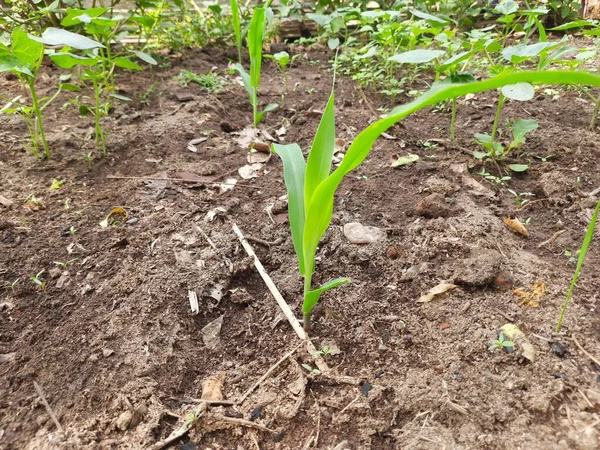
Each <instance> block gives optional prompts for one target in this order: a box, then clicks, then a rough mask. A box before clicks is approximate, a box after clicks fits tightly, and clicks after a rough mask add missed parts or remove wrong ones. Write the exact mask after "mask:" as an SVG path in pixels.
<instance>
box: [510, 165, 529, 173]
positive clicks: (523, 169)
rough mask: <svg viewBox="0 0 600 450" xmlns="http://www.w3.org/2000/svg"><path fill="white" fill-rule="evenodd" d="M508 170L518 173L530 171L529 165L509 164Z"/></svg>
mask: <svg viewBox="0 0 600 450" xmlns="http://www.w3.org/2000/svg"><path fill="white" fill-rule="evenodd" d="M508 168H509V169H510V170H512V171H513V172H517V173H521V172H527V170H529V164H509V165H508Z"/></svg>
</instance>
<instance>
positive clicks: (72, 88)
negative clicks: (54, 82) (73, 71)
mask: <svg viewBox="0 0 600 450" xmlns="http://www.w3.org/2000/svg"><path fill="white" fill-rule="evenodd" d="M59 86H60V89H61V90H62V91H67V92H77V91H80V90H81V87H80V86H77V85H76V84H72V83H61V84H60V85H59Z"/></svg>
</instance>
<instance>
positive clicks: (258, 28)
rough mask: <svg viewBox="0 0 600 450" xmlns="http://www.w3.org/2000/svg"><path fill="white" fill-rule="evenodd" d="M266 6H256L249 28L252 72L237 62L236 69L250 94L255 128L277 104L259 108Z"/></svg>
mask: <svg viewBox="0 0 600 450" xmlns="http://www.w3.org/2000/svg"><path fill="white" fill-rule="evenodd" d="M265 23H266V22H265V8H255V9H254V14H253V15H252V21H251V22H250V29H249V30H248V53H249V54H250V74H248V72H246V69H244V67H243V66H242V65H241V64H239V63H238V64H236V65H235V69H236V70H237V71H238V72H239V73H240V76H241V77H242V81H243V83H244V87H245V88H246V91H247V92H248V94H249V95H250V104H251V105H252V116H253V118H254V128H257V127H258V124H259V123H260V121H261V120H262V118H263V116H264V115H265V113H266V112H269V111H273V110H274V109H275V108H277V104H275V103H271V104H268V105H267V106H266V107H265V109H264V110H263V111H259V110H258V88H259V87H260V70H261V66H262V46H263V39H264V35H265Z"/></svg>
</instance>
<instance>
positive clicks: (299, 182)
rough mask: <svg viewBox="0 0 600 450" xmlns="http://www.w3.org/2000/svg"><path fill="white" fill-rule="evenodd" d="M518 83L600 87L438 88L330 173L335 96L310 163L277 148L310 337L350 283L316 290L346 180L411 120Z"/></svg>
mask: <svg viewBox="0 0 600 450" xmlns="http://www.w3.org/2000/svg"><path fill="white" fill-rule="evenodd" d="M517 83H531V84H566V85H591V86H600V76H598V75H595V74H591V73H587V72H580V71H575V72H569V71H543V72H537V71H526V72H514V73H508V74H501V75H498V76H495V77H492V78H490V79H487V80H484V81H475V82H471V83H461V84H448V83H437V84H435V85H434V86H433V87H432V88H431V89H430V90H429V91H427V92H426V93H425V94H423V95H422V96H420V97H419V98H417V99H416V100H414V101H412V102H410V103H407V104H405V105H402V106H399V107H397V108H396V109H394V110H393V111H392V112H391V113H390V114H389V115H388V116H387V117H385V118H383V119H380V120H378V121H377V122H375V123H373V124H371V125H370V126H368V127H367V128H365V129H364V130H363V131H361V132H360V133H359V134H358V135H357V136H356V138H355V139H354V141H353V142H352V144H351V145H350V147H349V148H348V150H347V152H346V154H345V156H344V159H343V160H342V162H341V164H340V165H339V167H338V168H337V169H335V170H334V171H333V172H332V173H329V172H330V168H331V161H332V155H333V151H334V143H335V114H334V109H333V99H334V96H333V93H332V94H331V96H330V98H329V102H328V103H327V107H326V108H325V111H324V112H323V117H322V119H321V123H320V124H319V128H318V129H317V133H316V135H315V139H314V141H313V145H312V148H311V152H310V154H309V156H308V161H306V162H305V160H304V157H303V155H302V150H301V149H300V147H299V146H298V145H296V144H288V145H278V144H273V150H274V151H275V152H276V153H277V154H278V155H279V156H280V157H281V159H282V161H283V168H284V179H285V184H286V188H287V190H288V214H289V220H290V228H291V233H292V241H293V244H294V250H295V252H296V256H297V258H298V265H299V268H300V273H301V275H302V277H303V278H304V296H303V297H304V300H303V305H302V312H303V314H304V328H305V330H306V331H310V328H311V314H312V311H313V309H314V307H315V305H316V304H317V302H318V300H319V297H320V296H321V294H322V293H323V292H325V291H327V290H329V289H332V288H334V287H336V286H339V285H341V284H344V283H347V282H348V279H347V278H336V279H334V280H331V281H328V282H326V283H324V284H323V285H321V286H320V287H318V288H317V289H312V276H313V273H314V271H315V258H316V251H317V246H318V244H319V241H320V240H321V238H322V236H323V234H324V233H325V231H326V230H327V228H328V227H329V224H330V223H331V218H332V215H333V204H334V195H335V192H336V190H337V188H338V187H339V185H340V183H341V182H342V180H343V178H344V176H345V175H346V174H348V173H349V172H350V171H352V170H354V169H355V168H356V167H358V166H359V165H360V164H361V163H362V162H363V161H364V159H365V158H366V157H367V155H368V154H369V152H370V151H371V148H372V146H373V144H374V143H375V141H376V140H377V139H378V138H379V136H380V135H381V134H382V133H384V132H385V131H386V130H387V129H388V128H390V127H391V126H392V125H394V124H395V123H397V122H399V121H400V120H402V119H404V118H405V117H407V116H409V115H410V114H412V113H414V112H416V111H419V110H420V109H423V108H425V107H428V106H432V105H435V104H437V103H440V102H443V101H447V100H450V99H452V98H456V97H461V96H463V95H467V94H476V93H478V92H483V91H489V90H494V89H499V88H502V87H503V86H506V85H515V84H517Z"/></svg>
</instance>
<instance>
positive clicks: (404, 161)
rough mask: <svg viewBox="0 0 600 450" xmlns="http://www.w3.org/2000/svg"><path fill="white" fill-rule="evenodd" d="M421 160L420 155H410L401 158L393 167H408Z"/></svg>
mask: <svg viewBox="0 0 600 450" xmlns="http://www.w3.org/2000/svg"><path fill="white" fill-rule="evenodd" d="M418 160H419V155H415V154H414V153H409V154H408V155H406V156H400V157H399V158H398V159H397V160H396V161H394V162H393V163H392V167H399V166H406V165H408V164H412V163H414V162H417V161H418Z"/></svg>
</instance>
